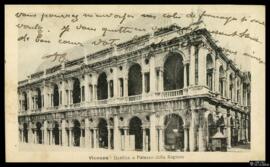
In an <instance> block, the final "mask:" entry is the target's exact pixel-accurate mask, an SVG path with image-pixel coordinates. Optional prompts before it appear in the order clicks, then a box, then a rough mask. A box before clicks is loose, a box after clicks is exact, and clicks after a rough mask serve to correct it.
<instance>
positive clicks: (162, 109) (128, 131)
mask: <svg viewBox="0 0 270 167" xmlns="http://www.w3.org/2000/svg"><path fill="white" fill-rule="evenodd" d="M170 106H174V107H176V108H174V107H172V108H174V109H168V108H170V107H168V106H166V105H165V106H162V105H161V106H157V110H156V111H155V110H153V109H155V107H152V109H151V107H150V110H147V108H148V109H149V106H148V107H147V106H146V107H142V108H141V109H143V108H144V109H146V110H143V111H140V112H134V111H137V110H136V109H135V110H134V111H133V110H132V109H130V110H127V112H125V111H120V112H112V110H113V109H110V108H106V109H104V110H103V111H104V112H103V111H102V112H95V114H93V115H88V114H89V112H87V111H77V112H75V113H74V111H72V112H71V111H68V112H67V113H65V114H66V116H65V118H63V117H62V118H61V116H57V115H55V116H54V117H51V116H46V115H43V116H36V117H31V118H30V117H29V116H25V117H24V118H19V122H20V128H19V137H20V142H23V143H33V144H44V145H59V146H67V147H83V148H89V149H97V148H104V149H111V150H122V151H215V150H213V148H212V147H211V144H212V137H213V136H214V135H215V134H216V133H217V132H220V133H222V134H223V135H224V136H225V137H226V144H227V147H228V148H231V147H234V146H237V145H238V144H242V143H246V142H249V141H250V129H249V127H250V126H249V124H250V123H249V116H248V115H247V114H246V113H245V112H240V111H233V110H230V109H226V110H225V111H226V112H224V109H221V110H220V111H217V110H212V109H210V108H209V109H207V108H200V107H199V108H196V109H185V108H184V107H183V106H184V105H181V104H179V105H178V104H177V102H176V103H175V104H170ZM177 106H180V108H177ZM181 107H182V108H181ZM135 108H136V107H135ZM106 110H108V111H107V112H106ZM76 113H77V114H76ZM78 113H79V114H78ZM102 113H105V114H102ZM72 114H73V115H72ZM51 115H52V114H51ZM67 115H69V116H67Z"/></svg>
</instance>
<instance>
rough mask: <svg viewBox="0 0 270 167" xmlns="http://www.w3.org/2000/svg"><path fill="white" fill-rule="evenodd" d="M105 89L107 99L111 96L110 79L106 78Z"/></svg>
mask: <svg viewBox="0 0 270 167" xmlns="http://www.w3.org/2000/svg"><path fill="white" fill-rule="evenodd" d="M107 87H108V88H107V90H108V99H110V98H111V89H110V79H108V82H107Z"/></svg>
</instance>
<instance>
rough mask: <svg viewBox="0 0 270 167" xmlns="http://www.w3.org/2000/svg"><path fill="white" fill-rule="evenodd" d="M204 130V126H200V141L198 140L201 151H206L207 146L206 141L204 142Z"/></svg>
mask: <svg viewBox="0 0 270 167" xmlns="http://www.w3.org/2000/svg"><path fill="white" fill-rule="evenodd" d="M203 132H204V130H203V126H199V134H198V135H199V141H198V145H199V151H200V152H203V151H206V147H205V142H204V133H203Z"/></svg>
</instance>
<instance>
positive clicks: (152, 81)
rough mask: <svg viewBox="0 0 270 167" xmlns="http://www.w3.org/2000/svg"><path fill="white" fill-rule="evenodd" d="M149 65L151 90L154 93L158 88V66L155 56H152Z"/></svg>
mask: <svg viewBox="0 0 270 167" xmlns="http://www.w3.org/2000/svg"><path fill="white" fill-rule="evenodd" d="M149 66H150V92H151V93H154V92H156V91H157V88H156V82H157V81H156V80H157V73H156V68H155V57H154V56H152V57H151V58H150V60H149Z"/></svg>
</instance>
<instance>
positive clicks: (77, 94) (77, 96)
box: [72, 78, 81, 103]
mask: <svg viewBox="0 0 270 167" xmlns="http://www.w3.org/2000/svg"><path fill="white" fill-rule="evenodd" d="M73 81H74V82H73V94H72V95H73V103H80V102H81V87H80V81H79V79H78V78H74V79H73Z"/></svg>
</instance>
